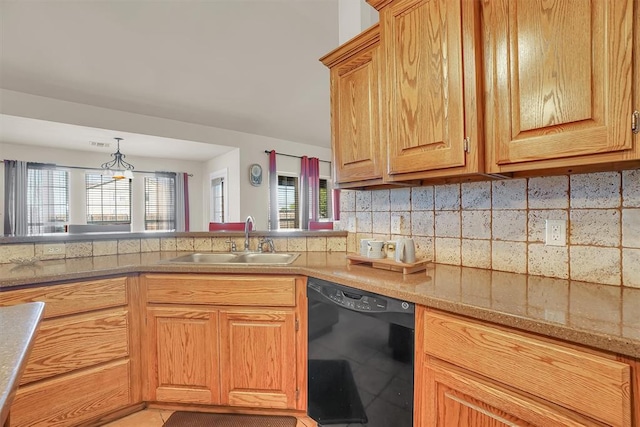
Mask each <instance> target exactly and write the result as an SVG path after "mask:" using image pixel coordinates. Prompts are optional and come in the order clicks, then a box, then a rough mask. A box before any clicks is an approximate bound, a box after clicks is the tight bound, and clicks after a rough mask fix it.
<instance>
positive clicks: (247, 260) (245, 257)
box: [168, 252, 300, 265]
mask: <svg viewBox="0 0 640 427" xmlns="http://www.w3.org/2000/svg"><path fill="white" fill-rule="evenodd" d="M299 256H300V254H299V253H286V252H238V253H233V252H209V253H194V254H189V255H183V256H180V257H177V258H172V259H170V260H168V262H170V263H179V264H217V265H229V264H233V265H238V264H240V265H241V264H250V265H288V264H291V263H292V262H293V261H295V260H296V259H297V258H298V257H299Z"/></svg>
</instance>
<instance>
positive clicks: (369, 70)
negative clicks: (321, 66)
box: [323, 26, 382, 183]
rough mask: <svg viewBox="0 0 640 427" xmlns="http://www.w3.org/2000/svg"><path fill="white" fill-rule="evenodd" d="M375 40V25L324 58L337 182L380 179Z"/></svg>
mask: <svg viewBox="0 0 640 427" xmlns="http://www.w3.org/2000/svg"><path fill="white" fill-rule="evenodd" d="M378 40H379V29H378V27H377V26H376V27H374V28H373V29H372V30H370V31H368V32H365V33H363V34H362V35H361V36H360V37H358V38H357V39H354V40H353V41H352V42H350V43H348V44H346V45H344V46H341V48H340V49H339V50H338V51H336V53H335V54H333V55H330V56H329V57H328V58H327V57H326V60H327V61H334V62H328V64H329V66H330V67H331V110H332V122H331V129H332V144H333V146H332V149H333V156H334V164H335V165H336V168H335V179H336V182H337V183H347V182H355V181H366V180H371V179H382V164H381V162H382V159H381V155H380V113H379V90H380V83H379V66H380V65H379V63H378V61H379V53H378V51H379V47H378ZM345 52H346V53H345ZM336 57H337V58H336ZM324 59H325V58H323V60H324ZM325 63H327V62H325Z"/></svg>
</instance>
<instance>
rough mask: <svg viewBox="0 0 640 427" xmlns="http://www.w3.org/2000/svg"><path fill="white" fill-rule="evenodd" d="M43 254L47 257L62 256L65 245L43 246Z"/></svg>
mask: <svg viewBox="0 0 640 427" xmlns="http://www.w3.org/2000/svg"><path fill="white" fill-rule="evenodd" d="M42 252H43V253H44V254H45V255H57V254H61V253H64V245H63V244H50V245H42Z"/></svg>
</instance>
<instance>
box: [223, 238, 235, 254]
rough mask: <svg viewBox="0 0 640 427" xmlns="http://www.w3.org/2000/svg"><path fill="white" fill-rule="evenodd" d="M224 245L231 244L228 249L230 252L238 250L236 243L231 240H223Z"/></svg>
mask: <svg viewBox="0 0 640 427" xmlns="http://www.w3.org/2000/svg"><path fill="white" fill-rule="evenodd" d="M225 243H229V244H231V248H230V249H229V251H230V252H236V251H237V250H238V248H237V247H236V242H234V241H233V240H231V239H227V240H225Z"/></svg>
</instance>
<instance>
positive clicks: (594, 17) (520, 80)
mask: <svg viewBox="0 0 640 427" xmlns="http://www.w3.org/2000/svg"><path fill="white" fill-rule="evenodd" d="M482 9H483V10H482V18H483V20H482V22H483V28H482V40H483V42H484V55H485V58H484V67H485V71H486V72H485V87H486V92H487V96H486V117H487V123H486V125H487V138H486V140H487V141H488V143H489V144H491V146H490V147H489V153H490V155H489V165H488V168H489V169H492V170H493V171H511V170H523V169H533V168H540V167H541V166H542V167H566V166H572V165H579V164H588V163H596V162H598V163H600V162H611V161H615V160H628V159H633V158H634V157H635V158H637V156H638V149H637V148H634V147H633V136H632V133H631V125H630V121H631V113H632V99H631V98H632V92H633V89H632V47H633V45H632V34H633V32H632V26H633V16H632V11H633V8H632V0H606V1H604V0H603V1H595V2H591V1H569V0H567V1H555V2H548V1H544V0H488V1H483V2H482ZM636 90H637V89H636ZM634 152H635V154H634ZM607 153H609V154H610V155H608V156H607V155H606V154H607ZM594 155H598V157H594ZM580 156H583V157H580ZM584 156H588V157H586V158H585V157H584ZM549 159H558V160H556V161H555V162H547V164H542V165H541V164H539V161H544V160H549ZM562 159H564V160H562ZM534 161H538V163H537V164H536V163H531V162H534ZM510 165H511V166H510Z"/></svg>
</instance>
